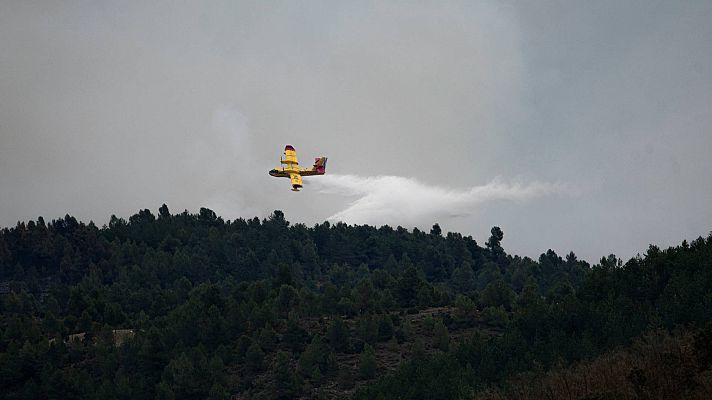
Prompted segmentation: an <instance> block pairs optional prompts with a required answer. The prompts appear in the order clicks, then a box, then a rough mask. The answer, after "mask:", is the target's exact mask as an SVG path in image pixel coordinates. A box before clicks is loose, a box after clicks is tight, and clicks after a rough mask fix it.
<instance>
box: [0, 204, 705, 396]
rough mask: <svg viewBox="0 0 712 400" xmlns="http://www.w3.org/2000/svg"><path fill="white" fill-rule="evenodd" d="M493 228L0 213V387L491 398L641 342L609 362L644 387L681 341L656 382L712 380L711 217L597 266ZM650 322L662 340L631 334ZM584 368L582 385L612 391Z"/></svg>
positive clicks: (43, 392) (14, 392)
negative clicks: (520, 243) (514, 241)
mask: <svg viewBox="0 0 712 400" xmlns="http://www.w3.org/2000/svg"><path fill="white" fill-rule="evenodd" d="M491 232H492V235H491V237H490V238H489V239H488V240H487V241H486V243H484V246H480V245H478V244H477V243H476V241H475V240H473V239H472V238H471V237H464V236H462V235H460V234H457V233H447V234H443V233H442V232H441V230H440V227H439V226H438V225H437V224H436V225H434V226H433V227H432V229H431V230H430V232H422V231H420V230H418V229H413V230H406V229H404V228H401V227H397V228H392V227H388V226H383V227H380V228H376V227H371V226H349V225H345V224H341V223H339V224H335V225H332V224H329V223H328V222H325V223H322V224H317V225H315V226H313V227H307V226H305V225H303V224H293V225H292V224H290V223H289V222H287V221H286V220H285V217H284V215H283V213H281V212H280V211H275V212H274V213H273V214H272V215H271V216H270V217H269V218H267V219H265V220H260V219H258V218H253V219H247V220H245V219H237V220H234V221H225V220H223V219H222V218H220V217H218V216H216V214H215V213H214V212H213V211H211V210H208V209H201V210H200V212H199V213H198V214H189V213H187V212H184V213H181V214H171V213H170V212H169V210H168V208H167V207H166V206H165V205H163V206H162V207H161V208H160V209H159V210H158V214H157V215H154V214H153V213H151V212H150V211H149V210H143V211H140V212H139V213H138V214H136V215H133V216H131V217H130V218H129V219H128V221H126V220H124V219H121V218H117V217H112V218H111V221H110V223H109V224H108V226H104V227H101V228H99V227H97V226H95V225H94V224H92V223H89V224H84V223H82V222H79V221H77V220H76V219H75V218H73V217H70V216H66V217H65V218H63V219H58V220H54V221H52V222H49V223H47V222H45V221H44V220H43V219H42V218H39V219H38V220H37V221H29V222H26V223H18V225H17V226H16V227H13V228H5V229H3V230H2V231H0V315H1V318H0V391H1V392H2V393H3V397H4V398H8V399H35V398H49V399H55V398H56V399H59V398H86V399H94V398H96V399H153V398H160V399H203V398H214V399H226V398H231V397H232V398H241V399H242V398H245V399H253V398H254V399H258V398H259V399H262V398H264V399H272V398H279V399H289V398H300V397H301V398H337V397H344V396H346V397H348V396H352V397H355V398H357V399H376V398H384V399H391V398H399V399H456V398H457V399H459V398H470V399H474V398H482V399H489V398H502V397H506V398H511V397H517V396H519V397H520V398H536V397H537V394H536V393H537V392H531V393H529V397H526V395H525V394H524V392H523V391H522V390H518V389H517V388H520V387H536V385H540V387H542V388H549V387H550V388H551V389H549V392H552V394H551V398H575V397H556V396H555V395H554V393H553V392H555V390H554V388H558V387H559V386H558V385H559V384H558V382H560V381H562V382H563V381H566V382H569V381H567V380H566V379H568V378H566V379H563V378H560V377H562V376H565V377H569V376H579V375H581V374H585V373H584V372H585V371H589V370H587V369H586V368H589V369H595V368H596V366H599V365H603V364H605V360H607V359H608V358H613V359H616V360H618V358H615V357H619V358H620V357H622V358H621V359H624V360H634V361H635V360H643V361H640V362H638V363H636V362H634V361H630V362H627V364H626V363H618V364H616V368H620V370H619V373H618V374H619V375H620V374H623V376H624V381H625V382H628V383H629V384H630V387H631V389H630V391H633V392H632V393H633V395H637V394H638V393H642V394H641V396H643V395H644V394H646V393H647V394H650V396H652V394H655V393H658V394H659V393H662V392H661V391H659V390H658V391H655V390H654V389H655V388H656V387H658V386H656V385H659V384H660V382H659V380H660V379H662V378H661V376H663V375H664V374H660V373H654V372H655V371H659V368H658V369H656V368H657V367H655V365H658V364H660V363H658V364H655V363H654V362H653V361H650V362H649V363H647V364H646V363H645V360H648V359H651V360H653V359H654V357H653V358H651V357H648V355H649V354H651V352H656V351H658V352H660V353H661V354H662V355H661V356H660V357H662V359H664V358H665V357H668V356H670V354H672V353H671V352H673V351H672V350H669V349H675V348H679V349H687V350H686V351H682V350H681V351H679V352H678V353H679V357H677V358H675V360H680V365H679V367H678V368H676V369H675V370H676V371H678V372H681V373H682V375H679V376H677V375H676V377H675V379H677V380H679V382H683V378H684V379H687V380H685V381H684V384H680V385H668V386H665V387H666V388H671V389H669V391H668V392H664V393H666V395H667V393H669V392H670V391H671V392H673V393H674V394H673V395H672V396H675V395H680V396H682V395H684V396H687V397H690V398H695V397H699V398H705V397H704V394H705V393H707V394H709V393H710V392H709V391H710V390H712V370H711V368H712V328H710V326H709V325H708V324H709V323H710V321H712V235H711V236H708V237H707V238H698V239H696V240H694V241H692V242H691V243H687V242H683V243H682V244H681V245H680V246H677V247H674V248H669V249H666V250H661V249H659V248H657V247H655V246H650V248H649V249H647V251H646V252H645V254H644V255H643V256H638V257H635V258H633V259H631V260H629V261H627V262H625V263H623V261H622V260H619V259H618V258H616V257H615V256H613V255H611V256H608V257H605V258H602V259H601V260H600V262H599V263H598V264H596V265H594V266H590V265H589V264H588V263H586V262H583V261H581V260H578V259H577V258H576V255H575V254H573V253H569V254H568V255H566V256H565V257H561V256H559V255H557V254H556V253H555V252H553V251H551V250H549V251H547V252H546V253H544V254H542V255H541V256H540V257H539V259H538V260H532V259H530V258H528V257H524V258H522V257H519V256H514V255H510V254H507V253H506V252H505V251H504V248H503V241H504V233H503V232H502V231H501V230H500V229H499V228H497V227H494V228H492V231H491ZM669 332H672V333H669ZM651 335H658V336H654V337H663V338H666V339H665V340H667V341H668V342H670V343H672V344H670V345H669V346H668V347H663V348H662V350H660V349H661V348H660V347H655V346H648V347H645V346H643V345H637V347H635V346H636V345H634V346H633V347H629V346H631V344H632V343H648V342H650V340H648V342H646V341H645V340H646V339H644V338H650V337H651ZM641 341H642V342H641ZM666 343H667V342H666ZM676 344H679V346H678V347H675V346H676ZM631 349H632V350H631ZM636 349H642V350H636ZM646 349H647V350H646ZM689 349H694V351H688V350H689ZM636 351H638V352H637V353H636ZM666 352H667V353H666ZM668 353H670V354H668ZM683 353H684V354H683ZM656 354H657V353H656ZM602 357H603V358H602ZM606 357H607V358H606ZM625 357H628V358H625ZM646 357H648V358H646ZM660 357H659V358H660ZM670 357H671V356H670ZM601 360H604V361H601ZM601 363H603V364H601ZM605 365H608V364H605ZM604 369H605V368H604ZM609 369H610V370H613V367H610V368H609ZM581 371H584V372H581ZM617 371H618V370H617ZM686 371H687V372H686ZM577 374H579V375H577ZM589 375H590V374H589ZM665 376H668V375H665ZM681 377H682V378H681ZM557 379H558V380H557ZM562 379H563V380H562ZM591 379H595V378H591ZM666 379H667V378H666ZM604 380H605V379H604V378H600V379H598V382H599V383H600V382H603V381H604ZM552 382H553V383H552ZM571 382H579V381H575V380H573V378H572V380H571ZM611 382H612V381H611ZM518 385H519V386H518ZM546 385H549V386H546ZM585 386H586V389H585V390H583V389H581V390H582V391H581V392H575V393H583V394H581V396H588V397H587V398H601V399H603V398H621V397H623V396H622V395H620V394H618V395H616V394H615V392H612V391H608V392H607V391H606V390H603V389H601V390H599V389H597V388H599V387H604V388H605V385H603V386H601V385H598V386H597V385H595V384H593V383H591V384H589V383H588V382H587V383H586V385H585ZM557 390H558V389H557ZM571 390H572V389H570V388H569V391H570V393H573V392H571ZM513 393H516V395H514V394H513ZM570 393H569V394H570ZM488 396H489V397H488ZM606 396H608V397H606ZM650 396H649V397H638V398H655V397H654V396H653V397H650ZM630 398H635V397H630ZM668 398H669V397H668ZM707 398H709V397H707Z"/></svg>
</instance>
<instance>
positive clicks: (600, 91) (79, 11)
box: [0, 0, 712, 262]
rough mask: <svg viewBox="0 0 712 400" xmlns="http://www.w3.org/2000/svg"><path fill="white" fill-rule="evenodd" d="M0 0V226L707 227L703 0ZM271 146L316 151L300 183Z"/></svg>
mask: <svg viewBox="0 0 712 400" xmlns="http://www.w3.org/2000/svg"><path fill="white" fill-rule="evenodd" d="M146 3H149V2H113V3H110V2H91V1H75V2H69V1H68V2H33V1H0V10H1V12H0V226H12V225H14V224H15V223H16V222H17V221H18V220H27V219H35V218H37V217H38V216H40V215H41V216H43V217H45V219H53V218H56V217H60V216H63V215H64V214H66V213H69V214H72V215H75V216H77V217H78V218H80V219H83V220H89V219H91V220H94V221H95V222H96V223H97V224H99V225H101V224H104V223H106V222H107V221H108V218H109V216H110V215H111V214H116V215H117V216H122V217H125V218H126V217H128V216H130V215H131V214H133V213H135V212H137V211H138V210H139V209H142V208H149V209H151V210H153V211H154V212H155V211H156V210H157V209H158V207H159V206H160V205H161V204H162V203H164V202H165V203H166V204H168V206H169V208H170V209H171V211H173V212H179V211H182V210H183V209H188V210H189V211H192V212H195V211H197V209H198V208H199V207H201V206H207V207H210V208H212V209H214V210H215V211H216V212H218V214H220V215H223V216H224V217H226V218H236V217H238V216H244V217H251V216H255V215H257V216H260V217H263V216H266V215H268V214H269V213H270V212H271V211H272V210H274V209H281V210H283V211H284V212H285V214H286V217H287V218H288V219H289V220H290V221H292V222H305V223H307V224H309V225H311V224H313V223H315V222H318V221H323V220H325V219H327V218H328V219H332V220H344V221H346V222H349V223H369V224H376V225H381V224H391V225H397V224H401V225H403V226H408V227H412V226H419V227H421V228H424V229H428V228H429V227H430V226H431V225H432V224H433V223H434V222H439V223H440V225H441V226H442V227H443V228H444V229H445V230H446V231H447V230H453V231H460V232H463V233H464V234H470V235H473V236H474V237H475V239H477V240H478V241H479V242H480V243H484V241H485V240H486V239H487V237H488V236H489V230H490V228H491V227H492V226H493V225H499V226H500V227H502V229H503V231H504V233H505V239H504V242H503V245H504V246H505V249H507V250H508V251H509V252H512V253H516V254H521V255H529V256H532V257H537V256H538V254H540V253H541V252H544V251H546V250H547V249H549V248H552V249H554V250H555V251H557V252H558V253H560V254H563V253H565V252H568V251H571V250H573V251H574V252H575V253H576V254H578V255H579V257H582V258H584V259H587V260H588V261H591V262H596V261H597V260H598V259H599V258H600V257H601V256H604V255H607V254H609V253H615V254H617V255H619V256H621V257H625V258H627V257H630V256H632V255H635V254H636V253H638V252H641V253H642V252H644V251H645V250H646V248H647V246H648V244H649V243H654V244H658V245H660V246H668V245H673V244H677V243H679V242H680V241H682V240H683V239H688V240H689V239H693V238H695V237H697V236H699V235H703V236H705V235H707V234H708V233H709V231H710V230H712V206H711V205H712V174H711V172H712V157H710V149H712V41H710V38H712V24H710V23H709V21H712V2H710V1H698V2H695V1H682V2H669V1H668V2H655V1H627V2H626V1H596V2H591V1H581V2H574V1H560V2H558V1H538V2H530V1H521V2H508V1H482V2H472V1H470V2H435V1H433V2H382V1H377V2H365V1H362V2H361V1H360V2H336V1H324V2H316V1H309V2H276V1H273V2H261V1H255V2H237V1H232V0H229V1H215V2H201V3H199V2H191V1H186V2H176V1H166V2H161V1H155V2H150V3H151V4H146ZM286 143H290V144H292V145H294V146H295V147H296V148H297V151H298V155H299V157H300V160H301V161H302V163H304V164H308V163H309V161H311V160H312V157H316V156H321V155H324V156H328V157H329V163H328V168H327V176H324V177H317V178H305V188H304V190H303V191H302V192H300V193H293V192H291V191H289V183H288V181H287V180H286V179H281V180H280V179H275V178H272V177H270V176H268V175H267V170H268V169H269V168H272V167H274V166H277V164H278V161H279V156H280V153H281V152H282V149H283V148H284V145H285V144H286Z"/></svg>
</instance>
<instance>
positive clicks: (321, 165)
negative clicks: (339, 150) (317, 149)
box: [314, 157, 327, 175]
mask: <svg viewBox="0 0 712 400" xmlns="http://www.w3.org/2000/svg"><path fill="white" fill-rule="evenodd" d="M326 160H327V158H326V157H318V158H315V159H314V169H315V170H316V171H317V173H318V174H320V175H323V174H325V173H326Z"/></svg>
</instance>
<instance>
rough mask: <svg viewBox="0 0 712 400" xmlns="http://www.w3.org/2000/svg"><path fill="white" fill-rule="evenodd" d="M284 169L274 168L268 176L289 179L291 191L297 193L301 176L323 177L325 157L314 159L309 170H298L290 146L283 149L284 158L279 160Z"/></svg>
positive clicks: (295, 155)
mask: <svg viewBox="0 0 712 400" xmlns="http://www.w3.org/2000/svg"><path fill="white" fill-rule="evenodd" d="M281 162H282V164H283V165H284V167H282V168H275V169H272V170H270V171H269V174H270V175H272V176H276V177H278V178H289V179H290V180H291V181H292V191H293V192H298V191H299V188H301V187H302V176H312V175H324V174H325V173H326V157H319V158H315V159H314V166H313V167H311V168H299V162H297V151H296V150H294V147H292V146H291V145H289V144H288V145H286V146H285V147H284V158H283V159H282V160H281Z"/></svg>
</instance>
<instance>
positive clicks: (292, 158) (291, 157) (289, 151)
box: [282, 144, 299, 167]
mask: <svg viewBox="0 0 712 400" xmlns="http://www.w3.org/2000/svg"><path fill="white" fill-rule="evenodd" d="M282 164H287V165H288V166H290V167H291V166H292V165H294V166H297V165H299V162H298V161H297V151H296V150H294V147H292V146H291V145H289V144H288V145H287V146H285V147H284V159H283V160H282Z"/></svg>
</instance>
